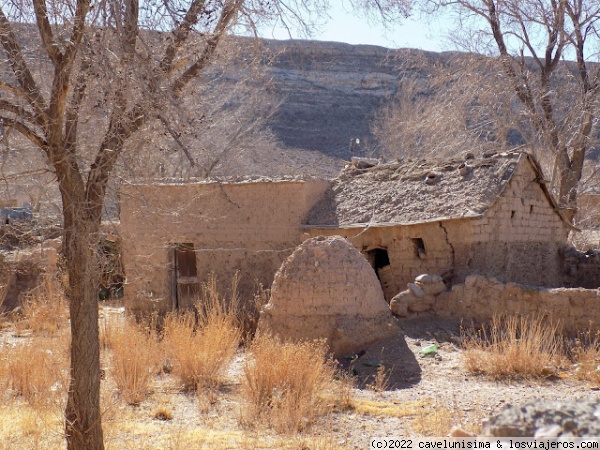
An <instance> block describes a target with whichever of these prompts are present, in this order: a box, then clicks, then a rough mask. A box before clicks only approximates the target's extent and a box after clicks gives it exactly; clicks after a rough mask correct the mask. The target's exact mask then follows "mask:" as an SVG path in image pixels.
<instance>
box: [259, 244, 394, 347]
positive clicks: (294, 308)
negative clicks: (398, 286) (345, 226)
mask: <svg viewBox="0 0 600 450" xmlns="http://www.w3.org/2000/svg"><path fill="white" fill-rule="evenodd" d="M258 328H259V331H271V332H272V333H273V334H275V335H278V336H280V337H281V338H282V339H284V340H286V341H299V340H309V339H326V340H327V342H328V344H329V346H330V348H331V351H332V352H333V353H334V354H335V355H342V354H345V353H349V352H355V351H358V350H361V349H362V348H363V347H364V346H366V345H369V344H371V343H373V342H375V341H378V340H381V339H385V338H388V337H390V336H391V335H393V334H394V333H395V332H396V331H397V328H396V326H395V323H394V319H393V317H392V314H391V312H390V309H389V307H388V305H387V303H386V302H385V299H384V297H383V291H382V289H381V284H380V283H379V280H378V279H377V275H375V272H374V271H373V268H372V267H371V266H370V265H369V263H368V262H367V260H366V259H365V258H364V257H363V256H362V255H361V254H360V252H359V251H358V250H356V248H354V247H353V246H352V244H350V243H349V242H348V241H347V240H346V239H344V238H342V237H339V236H333V237H316V238H312V239H308V240H306V241H304V242H303V243H302V244H301V245H300V246H299V247H298V248H296V250H295V251H294V253H292V255H291V256H290V257H289V258H288V259H287V260H286V261H285V262H284V263H283V265H282V266H281V267H280V268H279V270H278V271H277V273H276V274H275V279H274V281H273V286H272V289H271V300H270V302H269V303H268V304H267V305H265V307H264V308H263V311H262V312H261V317H260V320H259V324H258Z"/></svg>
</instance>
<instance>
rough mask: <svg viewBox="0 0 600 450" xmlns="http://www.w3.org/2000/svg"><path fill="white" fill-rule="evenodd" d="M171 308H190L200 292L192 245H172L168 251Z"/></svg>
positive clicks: (194, 252)
mask: <svg viewBox="0 0 600 450" xmlns="http://www.w3.org/2000/svg"><path fill="white" fill-rule="evenodd" d="M169 259H170V261H171V267H172V287H173V293H172V295H173V307H174V308H176V309H186V308H190V307H191V306H192V305H193V304H194V300H195V299H196V298H197V297H198V294H199V292H200V282H199V280H198V269H197V266H196V251H195V250H194V244H191V243H183V244H173V245H172V247H171V249H170V258H169Z"/></svg>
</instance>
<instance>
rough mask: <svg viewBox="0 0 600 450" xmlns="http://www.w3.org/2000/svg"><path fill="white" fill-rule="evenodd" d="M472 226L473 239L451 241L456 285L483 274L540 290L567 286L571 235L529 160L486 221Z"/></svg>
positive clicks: (466, 235) (519, 168) (465, 236)
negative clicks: (565, 253)
mask: <svg viewBox="0 0 600 450" xmlns="http://www.w3.org/2000/svg"><path fill="white" fill-rule="evenodd" d="M472 224H473V226H472V228H471V231H472V232H471V233H464V234H462V235H460V236H458V235H451V236H450V239H451V242H454V243H455V244H454V246H455V250H456V278H457V279H458V280H464V277H465V276H467V275H469V274H471V273H479V274H481V275H486V276H493V277H496V278H498V279H499V280H501V281H513V282H517V283H523V284H531V285H538V286H547V287H557V286H561V285H562V284H563V281H564V280H563V278H564V276H563V262H562V257H561V254H560V250H561V249H562V248H563V247H564V246H565V245H566V242H567V233H568V230H567V228H566V225H565V224H564V222H563V221H562V220H561V218H560V217H559V215H558V214H557V213H555V212H554V209H553V206H552V204H551V203H550V202H549V200H548V198H547V197H546V195H545V194H544V192H543V190H542V188H541V187H540V185H539V183H538V182H537V181H536V173H535V172H534V170H533V169H532V167H531V166H530V164H529V163H528V162H527V161H526V160H522V162H521V163H520V164H519V165H517V167H516V168H515V173H514V175H513V176H512V178H511V180H510V181H509V183H508V184H507V185H506V187H505V189H504V191H503V193H502V194H501V195H500V196H499V197H498V199H497V200H496V202H495V203H494V205H493V206H492V207H491V208H490V209H489V210H488V211H487V213H486V214H485V216H484V217H483V218H479V219H473V221H472Z"/></svg>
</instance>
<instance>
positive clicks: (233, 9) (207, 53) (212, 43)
mask: <svg viewBox="0 0 600 450" xmlns="http://www.w3.org/2000/svg"><path fill="white" fill-rule="evenodd" d="M242 4H243V0H228V1H227V3H226V4H225V5H224V6H223V9H222V11H221V16H220V17H219V22H218V23H217V25H216V27H215V30H214V32H213V33H212V36H211V37H210V38H209V39H208V41H207V42H206V45H205V47H204V50H203V51H202V53H201V54H200V56H199V58H198V59H197V60H196V62H195V63H194V64H192V65H191V66H190V67H189V68H188V69H187V70H186V71H185V72H184V73H183V74H182V75H181V76H180V77H179V78H178V79H177V80H175V82H174V83H173V85H172V87H171V90H172V92H173V95H174V97H176V98H177V97H179V96H180V95H181V93H182V91H183V89H184V88H185V87H186V86H187V84H188V83H189V82H190V81H191V80H192V79H194V78H195V77H196V76H197V75H198V73H200V71H201V70H202V69H204V67H206V65H207V64H208V63H209V62H210V60H211V58H212V56H213V55H214V53H215V50H216V49H217V46H218V44H219V42H220V40H221V38H222V37H223V35H224V34H225V31H227V29H228V28H229V26H230V25H231V23H232V22H233V19H234V18H235V17H236V15H237V13H238V11H239V9H240V7H241V5H242Z"/></svg>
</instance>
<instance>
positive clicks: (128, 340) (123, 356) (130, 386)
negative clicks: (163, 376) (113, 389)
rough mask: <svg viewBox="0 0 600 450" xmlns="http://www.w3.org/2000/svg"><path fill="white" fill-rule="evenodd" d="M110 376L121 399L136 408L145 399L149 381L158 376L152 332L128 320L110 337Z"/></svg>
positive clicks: (157, 363)
mask: <svg viewBox="0 0 600 450" xmlns="http://www.w3.org/2000/svg"><path fill="white" fill-rule="evenodd" d="M109 342H110V348H111V349H112V375H113V378H114V381H115V383H116V385H117V387H118V388H119V391H120V393H121V396H122V397H123V399H124V400H125V401H126V402H127V403H129V404H131V405H137V404H139V403H140V402H141V401H142V400H144V398H145V397H146V396H147V395H148V393H149V391H150V383H151V381H152V377H153V376H154V375H155V374H156V373H157V372H158V368H159V367H160V363H161V352H160V348H159V344H158V340H157V337H156V333H155V332H154V331H153V329H152V328H150V329H143V328H141V327H140V326H139V325H138V324H136V323H135V321H134V320H133V319H129V320H128V321H127V322H126V325H125V326H121V327H115V328H114V329H113V330H112V331H111V333H110V338H109Z"/></svg>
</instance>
